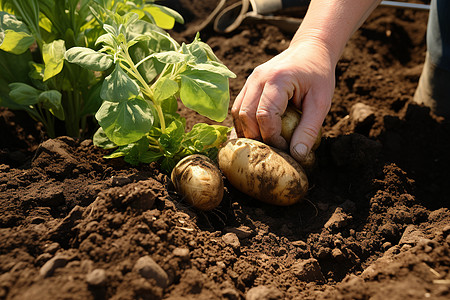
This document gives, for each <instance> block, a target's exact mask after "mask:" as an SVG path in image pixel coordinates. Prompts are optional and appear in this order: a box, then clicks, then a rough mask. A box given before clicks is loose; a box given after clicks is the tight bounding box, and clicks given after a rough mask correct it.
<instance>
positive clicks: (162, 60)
mask: <svg viewBox="0 0 450 300" xmlns="http://www.w3.org/2000/svg"><path fill="white" fill-rule="evenodd" d="M157 8H158V9H159V10H160V11H161V12H163V11H165V10H163V9H162V8H161V7H157ZM145 16H147V15H145ZM95 17H96V19H97V20H98V21H99V22H100V23H101V24H103V28H104V30H105V31H106V33H104V34H102V35H101V36H99V37H98V39H97V40H96V42H95V43H96V44H97V45H99V46H101V48H99V49H98V50H97V51H93V50H92V49H89V48H86V47H85V48H83V47H74V48H71V49H69V50H68V51H67V52H66V55H65V59H66V60H67V61H68V62H70V63H74V64H76V65H79V66H81V67H83V68H87V69H91V70H98V71H99V70H103V69H104V68H109V64H113V65H114V68H113V70H112V72H111V73H110V74H109V75H108V76H107V77H106V78H105V79H104V81H103V83H102V87H101V91H100V97H101V98H102V100H103V104H102V106H101V107H100V109H99V110H98V112H97V113H96V115H95V117H96V119H97V121H98V123H99V124H100V126H101V128H100V129H99V130H98V131H97V133H96V134H95V135H94V144H95V145H97V146H100V147H103V148H105V149H113V148H114V149H115V151H114V152H113V153H111V154H110V155H109V156H107V157H108V158H116V157H122V156H124V159H125V160H126V161H127V162H129V163H131V164H138V163H150V162H155V161H157V162H159V163H161V166H162V168H163V170H164V171H166V172H170V170H171V169H172V168H173V167H174V166H175V164H176V163H177V162H178V161H179V160H180V159H181V158H183V157H184V156H187V155H191V154H195V153H202V154H205V155H208V156H209V157H211V158H214V156H215V155H217V151H218V150H217V149H218V146H219V145H220V144H221V143H223V142H224V141H225V140H226V138H227V134H228V132H229V128H228V127H225V126H219V125H207V124H196V125H195V126H194V127H193V129H192V130H191V131H190V132H186V122H185V120H184V118H182V117H181V116H180V115H178V114H177V113H176V111H177V107H178V102H177V99H181V101H182V103H184V105H185V106H186V107H188V108H190V109H192V110H194V111H196V112H198V113H200V114H202V115H204V116H207V117H209V118H210V119H212V120H215V121H218V122H221V121H223V120H224V119H225V117H226V116H227V113H228V106H229V98H230V97H229V86H228V79H229V78H232V77H234V76H235V75H234V74H233V73H232V72H231V71H230V70H228V69H227V68H226V67H225V66H224V65H223V64H222V63H221V62H220V61H219V60H218V59H217V57H216V56H215V55H214V53H213V51H212V50H211V48H210V47H209V46H208V45H207V44H205V43H203V42H202V41H201V40H200V38H199V36H198V35H197V36H196V37H195V39H194V41H193V42H192V43H191V44H182V45H179V44H178V43H177V42H176V41H174V40H173V39H172V38H171V37H170V35H168V34H167V33H166V32H164V31H162V30H161V29H160V28H158V27H157V26H155V25H154V24H153V23H151V22H150V21H151V19H150V18H149V19H147V20H144V19H142V18H141V19H140V18H139V17H140V15H139V14H138V13H135V12H134V11H132V12H128V13H126V14H123V15H120V14H118V13H113V12H112V11H109V10H107V9H104V8H100V9H98V7H97V9H96V10H95ZM174 18H175V17H174ZM106 65H108V67H106Z"/></svg>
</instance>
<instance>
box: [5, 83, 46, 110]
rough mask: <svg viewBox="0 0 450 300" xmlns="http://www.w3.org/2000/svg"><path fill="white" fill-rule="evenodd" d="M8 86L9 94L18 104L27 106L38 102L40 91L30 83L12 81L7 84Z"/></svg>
mask: <svg viewBox="0 0 450 300" xmlns="http://www.w3.org/2000/svg"><path fill="white" fill-rule="evenodd" d="M9 88H10V89H11V91H10V92H9V96H10V97H11V99H12V100H13V101H14V102H16V103H18V104H20V105H24V106H29V105H34V104H36V103H38V102H39V94H40V93H41V92H40V91H39V90H37V89H35V88H34V87H32V86H31V85H28V84H25V83H21V82H14V83H11V84H9Z"/></svg>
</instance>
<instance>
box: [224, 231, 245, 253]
mask: <svg viewBox="0 0 450 300" xmlns="http://www.w3.org/2000/svg"><path fill="white" fill-rule="evenodd" d="M222 240H223V241H224V242H225V244H227V245H230V246H231V247H232V248H233V249H238V248H239V247H240V246H241V243H240V242H239V238H238V237H237V235H236V234H235V233H232V232H229V233H226V234H224V235H223V236H222Z"/></svg>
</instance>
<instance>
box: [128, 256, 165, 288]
mask: <svg viewBox="0 0 450 300" xmlns="http://www.w3.org/2000/svg"><path fill="white" fill-rule="evenodd" d="M133 269H134V270H136V271H137V272H138V273H139V274H141V276H142V277H144V278H147V279H154V280H155V281H156V284H157V285H158V286H160V287H163V288H165V287H167V286H168V285H169V277H168V276H167V273H166V271H164V270H163V268H161V267H160V266H159V265H158V264H157V263H156V262H155V261H154V260H153V258H151V257H150V256H148V255H147V256H143V257H141V258H139V259H138V260H137V261H136V263H135V265H134V267H133Z"/></svg>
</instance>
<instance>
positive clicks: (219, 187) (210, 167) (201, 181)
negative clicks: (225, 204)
mask: <svg viewBox="0 0 450 300" xmlns="http://www.w3.org/2000/svg"><path fill="white" fill-rule="evenodd" d="M170 177H171V179H172V182H173V184H174V186H175V189H176V190H177V191H178V192H179V193H180V194H182V195H183V196H184V197H185V199H186V201H187V202H188V203H189V204H191V205H192V206H194V207H195V208H197V209H200V210H212V209H214V208H216V207H217V206H218V205H219V204H220V202H222V198H223V190H224V187H223V179H222V174H221V173H220V170H219V168H218V167H217V166H216V165H215V164H214V162H213V161H212V160H211V159H209V158H208V157H207V156H204V155H200V154H194V155H190V156H186V157H185V158H183V159H182V160H180V161H179V162H178V164H177V165H176V166H175V168H173V170H172V174H171V176H170Z"/></svg>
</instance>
